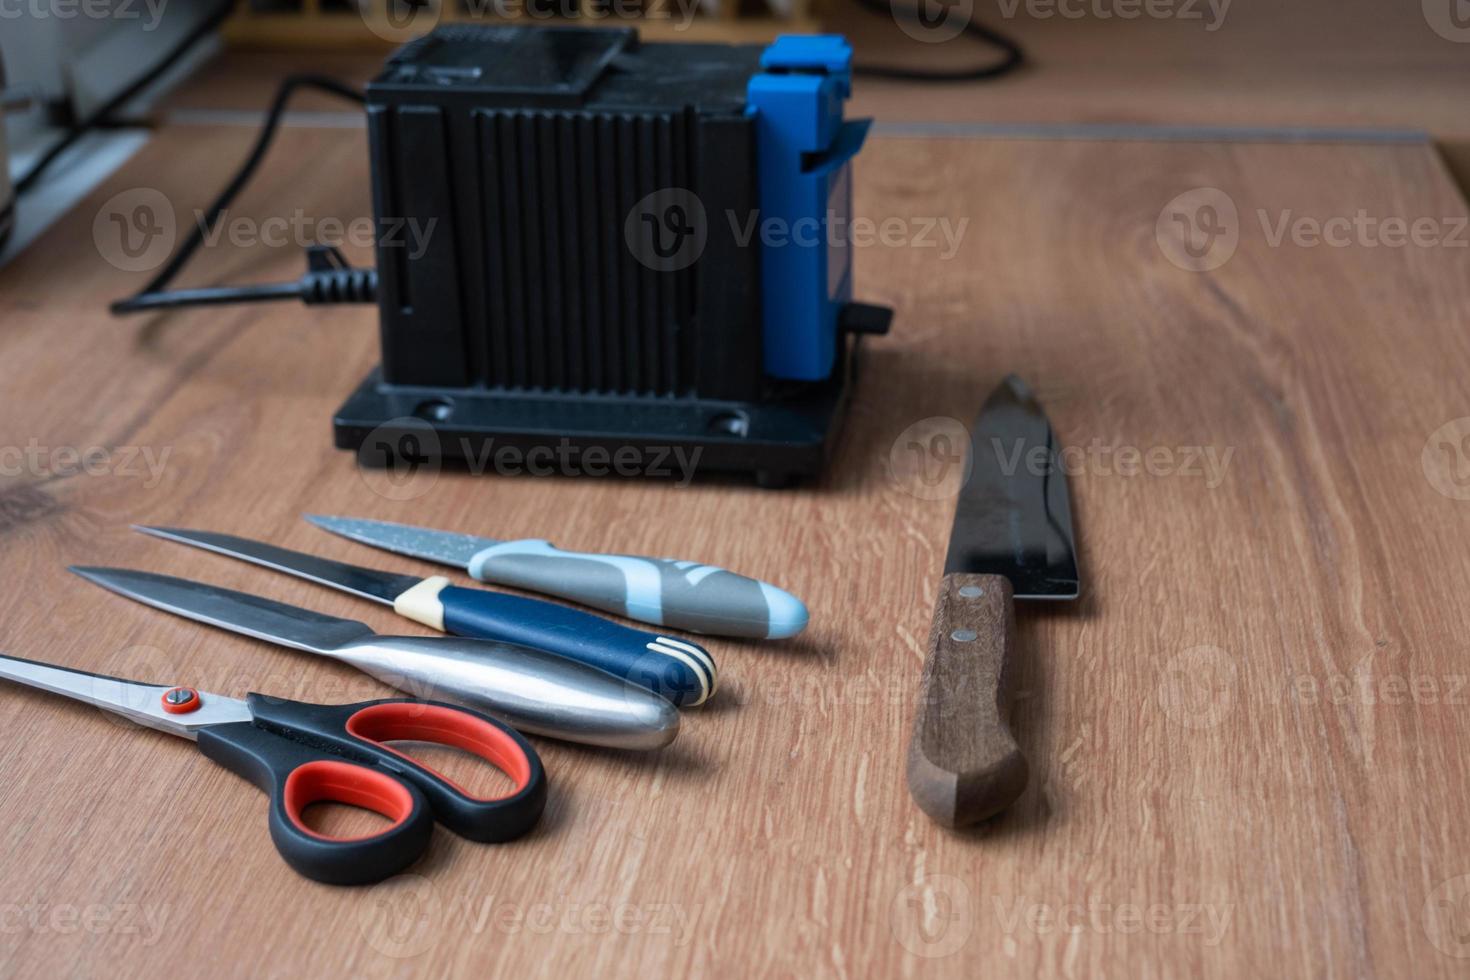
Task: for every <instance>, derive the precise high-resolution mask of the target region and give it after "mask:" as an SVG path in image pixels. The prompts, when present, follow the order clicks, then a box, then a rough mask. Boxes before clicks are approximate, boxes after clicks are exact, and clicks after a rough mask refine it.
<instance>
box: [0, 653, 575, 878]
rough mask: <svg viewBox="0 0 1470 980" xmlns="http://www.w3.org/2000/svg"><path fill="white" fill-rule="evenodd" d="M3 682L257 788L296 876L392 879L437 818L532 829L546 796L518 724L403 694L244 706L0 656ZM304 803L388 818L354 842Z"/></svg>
mask: <svg viewBox="0 0 1470 980" xmlns="http://www.w3.org/2000/svg"><path fill="white" fill-rule="evenodd" d="M0 678H5V679H8V680H12V681H15V682H17V683H20V684H27V685H30V686H31V687H36V688H40V689H41V690H44V691H51V692H52V693H55V694H64V695H66V696H67V697H70V698H75V699H76V700H78V701H82V702H85V703H87V704H92V705H96V706H97V707H99V708H106V709H107V710H108V711H112V712H115V713H117V714H119V715H122V716H123V717H125V718H128V719H130V720H132V721H135V722H137V723H138V724H140V725H146V726H147V727H149V728H155V729H158V730H159V731H164V732H169V733H170V734H173V735H180V736H182V737H184V738H188V739H193V740H194V741H196V742H197V743H198V744H199V751H201V752H203V753H204V754H205V756H207V757H208V758H210V759H213V760H214V761H215V762H217V763H219V764H220V765H222V766H224V767H225V768H226V769H229V770H230V771H231V772H234V773H236V774H237V775H240V776H243V777H244V778H245V779H248V780H249V781H250V782H252V783H254V784H255V785H256V786H257V787H259V788H260V789H262V790H264V791H265V793H266V794H267V795H268V796H269V797H270V833H271V840H272V841H274V842H275V845H276V850H278V851H280V852H281V857H283V858H285V859H286V863H287V864H289V865H290V866H291V867H292V869H294V870H295V871H296V872H297V873H299V874H302V875H304V876H306V877H307V878H311V879H313V880H315V881H321V882H325V883H327V884H332V885H361V884H368V883H371V882H374V881H381V880H383V879H384V878H387V877H390V876H391V875H394V874H397V873H398V872H399V871H402V870H403V869H404V868H406V867H408V865H410V864H412V863H413V862H414V861H415V860H417V859H418V857H419V856H420V855H422V854H423V852H424V851H425V850H427V849H428V846H429V837H430V835H431V833H432V832H433V829H434V822H435V821H436V820H437V821H438V822H439V823H442V824H443V825H444V826H446V827H448V828H449V829H450V830H452V831H454V832H455V833H456V834H459V835H460V836H461V837H465V838H468V839H469V840H474V841H482V842H487V843H488V842H500V841H508V840H513V839H514V838H516V837H519V836H521V835H522V834H524V833H525V832H526V831H528V830H530V829H531V827H532V826H533V825H535V823H536V821H537V819H538V818H539V817H540V816H541V810H542V808H543V807H544V806H545V804H546V776H545V773H544V772H543V770H542V768H541V759H540V758H539V757H538V756H537V755H536V750H535V749H533V748H531V746H530V745H529V744H527V742H526V740H525V739H523V738H521V736H520V735H519V734H517V733H516V732H515V731H514V730H513V729H511V728H508V727H506V726H505V725H502V724H500V723H499V722H497V721H495V720H494V719H492V718H488V717H486V716H485V715H482V714H480V713H479V712H476V711H470V710H468V709H465V708H460V707H456V706H454V705H449V704H441V703H439V702H435V701H416V700H412V699H409V698H393V699H388V700H382V701H363V702H360V703H358V704H338V705H323V704H308V703H305V702H301V701H288V700H285V699H283V698H273V697H267V696H265V695H263V694H254V693H251V694H249V695H246V698H245V700H244V701H241V700H239V699H237V698H227V697H224V696H223V695H219V694H208V693H204V692H202V691H199V690H197V689H195V688H192V687H160V686H157V685H153V684H140V683H137V682H135V681H128V680H123V679H121V678H117V677H108V676H106V675H105V674H92V673H88V672H86V671H81V670H67V669H66V668H63V667H56V666H53V665H51V664H46V663H41V662H39V661H35V660H22V659H20V658H18V657H5V656H0ZM393 740H411V741H418V742H435V743H438V744H440V745H449V746H453V747H455V748H459V749H463V750H465V751H467V752H471V753H473V754H475V755H478V756H479V757H480V758H482V759H484V760H485V761H486V762H488V763H490V764H491V765H493V766H494V767H495V768H497V769H499V770H501V771H502V772H504V773H505V774H506V775H508V776H510V778H511V779H512V780H514V781H515V788H514V789H512V790H511V791H510V793H509V794H507V795H505V796H501V797H497V798H489V799H482V798H479V797H475V796H472V795H470V794H469V793H468V792H467V791H465V790H464V789H463V788H462V787H460V786H458V785H456V784H455V783H454V782H453V781H452V780H450V779H449V778H448V777H446V776H444V775H442V774H440V773H438V772H435V771H434V770H433V769H431V768H429V767H428V766H426V765H423V764H422V763H420V762H416V761H415V760H414V759H412V758H411V757H409V756H407V755H405V754H404V753H402V752H400V751H399V750H398V749H396V748H394V747H393V746H391V745H388V744H385V743H387V742H390V741H393ZM313 803H341V804H346V805H348V806H355V807H361V808H362V809H365V810H371V811H373V812H375V813H378V814H381V815H382V816H384V817H387V818H388V819H389V820H391V821H392V825H391V826H389V827H387V828H386V829H384V830H382V831H379V832H378V833H375V834H370V835H367V836H363V837H331V836H328V835H326V834H322V833H319V832H317V831H315V830H312V829H311V828H310V827H308V826H307V825H306V822H305V821H304V820H303V819H302V812H303V811H304V810H305V809H306V808H307V807H308V806H310V805H311V804H313Z"/></svg>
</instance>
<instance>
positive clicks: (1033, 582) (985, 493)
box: [908, 376, 1079, 827]
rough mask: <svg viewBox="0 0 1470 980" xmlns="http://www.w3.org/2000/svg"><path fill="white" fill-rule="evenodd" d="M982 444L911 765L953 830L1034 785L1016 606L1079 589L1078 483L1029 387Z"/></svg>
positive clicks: (948, 578) (999, 400) (1008, 387)
mask: <svg viewBox="0 0 1470 980" xmlns="http://www.w3.org/2000/svg"><path fill="white" fill-rule="evenodd" d="M970 441H971V459H970V461H971V471H970V477H969V481H968V482H967V483H966V484H965V486H964V488H963V489H962V490H961V492H960V499H959V502H958V504H957V506H956V508H955V518H954V529H953V530H952V531H951V533H950V541H949V554H948V557H947V558H946V560H945V568H944V572H945V574H944V581H943V583H942V584H941V585H940V588H939V599H938V602H937V603H936V606H935V610H934V625H933V628H932V630H931V632H930V635H929V656H928V660H927V661H926V662H925V664H924V674H923V679H922V681H921V683H920V696H919V708H918V711H917V712H916V713H915V716H914V731H913V738H912V741H911V742H910V743H909V759H908V784H909V792H910V794H911V795H912V796H913V798H914V800H915V802H917V803H918V804H919V807H920V808H921V809H922V810H923V811H924V812H925V813H927V814H929V816H930V817H932V818H933V819H934V820H935V821H937V822H939V823H941V824H944V825H945V826H948V827H963V826H966V825H968V824H972V823H976V822H977V821H980V820H984V819H986V818H987V817H991V816H994V815H995V814H997V813H999V812H1001V811H1002V810H1004V809H1005V808H1006V807H1008V806H1010V804H1011V803H1012V802H1014V801H1015V800H1016V798H1017V797H1019V796H1020V795H1021V793H1022V791H1024V790H1025V788H1026V781H1027V775H1028V768H1029V767H1028V765H1027V763H1026V758H1025V756H1024V755H1022V753H1021V749H1020V747H1019V746H1018V745H1017V744H1016V740H1015V738H1014V736H1013V735H1012V734H1011V730H1010V728H1009V726H1008V725H1007V723H1006V707H1007V701H1008V691H1007V681H1008V675H1009V660H1010V651H1011V647H1012V645H1013V638H1014V635H1015V611H1014V604H1013V602H1012V599H1013V598H1016V599H1075V598H1076V597H1077V595H1078V590H1079V577H1078V573H1077V559H1076V549H1075V545H1074V542H1073V532H1072V513H1071V503H1070V501H1069V499H1068V497H1067V483H1066V475H1065V473H1064V472H1063V470H1062V468H1061V463H1060V460H1059V459H1058V457H1057V450H1056V445H1055V438H1054V436H1053V435H1052V430H1051V425H1050V424H1049V423H1048V422H1047V420H1046V416H1045V414H1044V413H1043V412H1042V410H1041V406H1040V405H1039V404H1037V402H1036V399H1035V398H1034V397H1033V396H1032V394H1031V391H1030V389H1028V388H1027V387H1026V385H1025V383H1024V382H1022V381H1021V380H1020V379H1019V378H1016V377H1014V376H1013V377H1009V378H1007V379H1006V380H1005V382H1004V383H1002V384H1001V386H1000V387H999V388H998V389H996V391H995V393H994V394H992V395H991V396H990V398H989V400H988V401H986V403H985V407H984V408H983V409H982V410H981V412H980V416H979V418H977V419H976V421H975V428H974V431H973V432H972V433H971V437H970ZM1038 449H1039V450H1041V452H1040V453H1039V454H1038V453H1037V452H1035V451H1036V450H1038Z"/></svg>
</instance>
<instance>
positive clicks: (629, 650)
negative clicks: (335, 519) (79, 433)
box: [135, 526, 716, 707]
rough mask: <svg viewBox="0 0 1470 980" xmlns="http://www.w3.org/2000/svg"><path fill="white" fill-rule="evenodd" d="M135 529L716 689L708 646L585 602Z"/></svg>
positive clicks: (630, 674)
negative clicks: (613, 616)
mask: <svg viewBox="0 0 1470 980" xmlns="http://www.w3.org/2000/svg"><path fill="white" fill-rule="evenodd" d="M135 530H138V531H142V532H143V533H144V534H151V535H153V536H154V537H159V538H164V539H166V540H169V541H177V542H179V543H180V544H187V545H192V546H194V547H196V548H202V549H204V550H205V551H213V552H215V553H217V554H221V555H228V556H230V557H231V558H239V559H241V560H243V561H248V562H253V563H255V564H257V565H263V566H264V567H266V568H271V569H274V570H276V571H279V572H285V573H287V574H289V575H295V576H297V577H298V578H304V579H308V580H309V581H312V582H316V583H318V584H320V585H326V586H330V587H331V588H334V589H340V590H341V591H343V592H348V593H351V594H352V595H356V596H360V597H362V598H364V599H371V600H372V601H374V602H380V603H383V604H385V605H389V606H392V607H393V611H394V612H396V613H398V614H399V615H400V616H403V617H405V618H407V619H411V620H413V621H414V622H417V623H422V624H423V625H425V626H430V627H432V628H434V629H436V630H439V631H441V632H445V633H453V634H455V635H456V636H468V637H474V638H477V639H482V640H499V641H501V642H503V643H513V644H517V645H519V646H523V647H532V648H534V649H537V650H543V651H545V652H547V653H554V654H557V655H559V656H562V657H566V658H568V659H570V660H576V661H580V662H581V663H584V664H587V665H589V666H592V667H596V668H598V669H600V670H604V671H607V672H608V673H610V674H613V675H615V676H617V677H620V678H622V679H624V680H626V681H628V682H629V683H631V684H636V685H638V686H639V687H642V688H646V689H647V690H650V691H652V692H654V693H655V694H660V695H662V696H663V697H665V698H667V699H668V700H669V701H671V702H673V703H674V704H675V705H678V706H680V707H693V706H695V705H698V704H702V703H703V702H704V701H706V700H707V699H708V698H709V696H710V695H711V694H713V693H714V690H715V684H716V676H715V664H714V661H713V660H712V659H710V655H709V654H708V653H707V652H705V650H704V649H703V648H702V647H699V646H696V645H695V644H693V643H690V642H688V641H686V640H678V639H675V638H673V637H669V636H662V635H660V634H657V633H650V632H648V631H646V630H640V629H633V628H632V627H629V626H623V625H621V624H620V623H614V622H613V621H611V620H608V619H604V618H602V617H601V616H596V615H593V614H592V613H587V612H582V611H581V610H579V609H571V608H568V607H566V606H560V605H557V604H556V603H553V602H542V601H540V600H539V599H528V598H525V597H523V596H515V595H507V594H506V593H503V592H491V591H490V590H488V589H466V588H461V587H460V586H457V585H452V584H451V583H450V581H449V579H447V578H445V577H443V576H442V575H435V576H432V577H430V578H419V577H418V576H416V575H395V574H393V573H390V572H381V571H378V570H376V569H372V568H362V567H360V566H357V565H349V564H347V563H346V562H339V561H333V560H331V559H329V558H319V557H317V556H315V555H308V554H304V553H302V552H299V551H291V550H290V549H288V548H278V547H276V546H275V545H270V544H266V543H264V542H261V541H252V540H250V539H249V538H239V537H235V536H234V535H232V534H216V533H214V532H211V531H191V530H185V529H183V528H175V527H142V526H135Z"/></svg>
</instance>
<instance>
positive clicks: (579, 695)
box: [327, 635, 679, 749]
mask: <svg viewBox="0 0 1470 980" xmlns="http://www.w3.org/2000/svg"><path fill="white" fill-rule="evenodd" d="M327 655H328V656H331V657H335V658H337V659H339V660H342V661H344V662H346V663H350V664H352V665H353V666H354V667H357V668H358V669H360V670H363V671H365V672H367V673H369V674H371V675H372V676H374V677H376V678H378V679H379V680H381V681H382V682H383V683H385V684H388V685H391V686H392V687H396V688H398V689H399V690H401V691H404V692H406V693H408V694H411V695H413V696H415V697H419V698H445V699H448V700H452V701H458V702H460V703H462V704H466V705H469V706H470V707H473V708H478V709H480V710H481V711H484V712H486V713H487V714H489V715H492V716H493V717H495V718H498V719H500V720H501V721H504V722H505V723H506V724H508V725H510V726H511V727H512V728H516V729H519V730H520V731H524V732H530V733H532V734H536V735H545V736H548V737H550V738H559V739H564V740H566V741H571V742H584V743H587V744H589V745H601V746H606V747H609V748H619V749H657V748H662V747H663V746H665V745H667V744H669V742H671V741H673V739H674V736H676V735H678V733H679V712H678V710H677V709H676V708H675V707H674V706H673V705H672V704H670V703H669V702H668V701H667V700H665V699H664V698H661V697H659V696H658V695H657V694H654V693H653V692H651V691H649V690H647V689H645V688H642V687H639V686H637V685H636V684H631V683H628V682H626V681H623V680H621V679H619V678H617V677H614V676H613V675H612V674H609V673H606V672H605V671H601V670H598V669H597V668H595V667H589V666H587V665H586V664H583V663H579V662H578V661H575V660H569V659H567V658H565V657H558V656H555V655H553V654H549V653H544V652H542V651H540V650H533V649H531V648H530V647H521V646H515V645H513V644H510V643H497V642H493V641H488V640H473V639H462V638H458V637H441V636H434V637H427V636H376V635H374V636H371V637H367V638H365V639H361V640H354V641H352V642H350V643H346V644H343V645H342V646H341V647H339V648H337V649H336V650H333V651H331V652H329V653H328V654H327Z"/></svg>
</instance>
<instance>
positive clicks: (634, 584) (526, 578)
mask: <svg viewBox="0 0 1470 980" xmlns="http://www.w3.org/2000/svg"><path fill="white" fill-rule="evenodd" d="M306 519H307V520H308V521H310V522H311V523H313V524H315V525H316V526H317V527H320V528H323V529H325V530H327V531H331V532H332V533H334V534H340V535H342V536H343V537H345V538H349V539H351V540H353V541H357V542H360V543H362V544H366V545H371V546H372V547H374V548H382V549H384V550H385V551H391V552H394V553H395V554H400V555H408V556H409V557H412V558H421V559H423V560H425V561H432V562H438V563H440V564H443V565H451V566H453V567H455V568H461V569H463V570H464V571H466V572H468V573H469V575H470V577H471V578H474V579H477V580H479V581H481V582H494V583H497V584H499V585H509V586H512V587H514V588H518V589H525V590H527V591H528V592H540V593H543V594H545V595H554V596H559V597H560V598H563V599H570V600H571V601H572V602H580V603H581V604H582V605H584V606H591V607H592V608H594V609H601V610H604V611H605V612H610V613H616V614H617V615H619V616H627V617H628V618H629V619H636V620H639V621H640V622H644V623H653V624H655V625H657V626H669V627H673V628H674V629H682V630H689V631H690V632H693V633H709V634H713V635H717V636H737V637H744V638H747V639H782V638H784V637H788V636H795V635H796V634H797V633H800V632H801V631H802V630H803V629H805V628H806V624H807V618H808V617H807V610H806V606H805V605H803V604H802V602H801V600H800V599H797V598H796V597H795V596H793V595H792V594H791V593H789V592H786V591H784V590H782V589H778V588H777V587H776V586H774V585H771V584H770V583H768V582H762V581H759V580H757V579H753V578H747V577H745V576H744V575H737V574H735V573H734V572H728V571H726V570H724V569H723V568H717V567H715V566H713V565H701V564H699V563H698V562H692V561H676V560H674V559H672V558H643V557H639V556H636V555H604V554H593V553H588V552H576V551H563V550H562V549H560V548H558V547H556V546H555V545H553V544H551V543H550V542H549V541H543V540H540V539H539V538H532V539H525V540H520V541H497V540H495V539H493V538H480V537H475V536H474V535H471V534H456V533H454V532H451V531H436V530H433V529H431V528H425V527H414V526H412V525H409V524H394V523H391V522H389V521H371V520H362V519H358V518H351V517H322V516H318V515H314V514H308V515H306Z"/></svg>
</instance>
